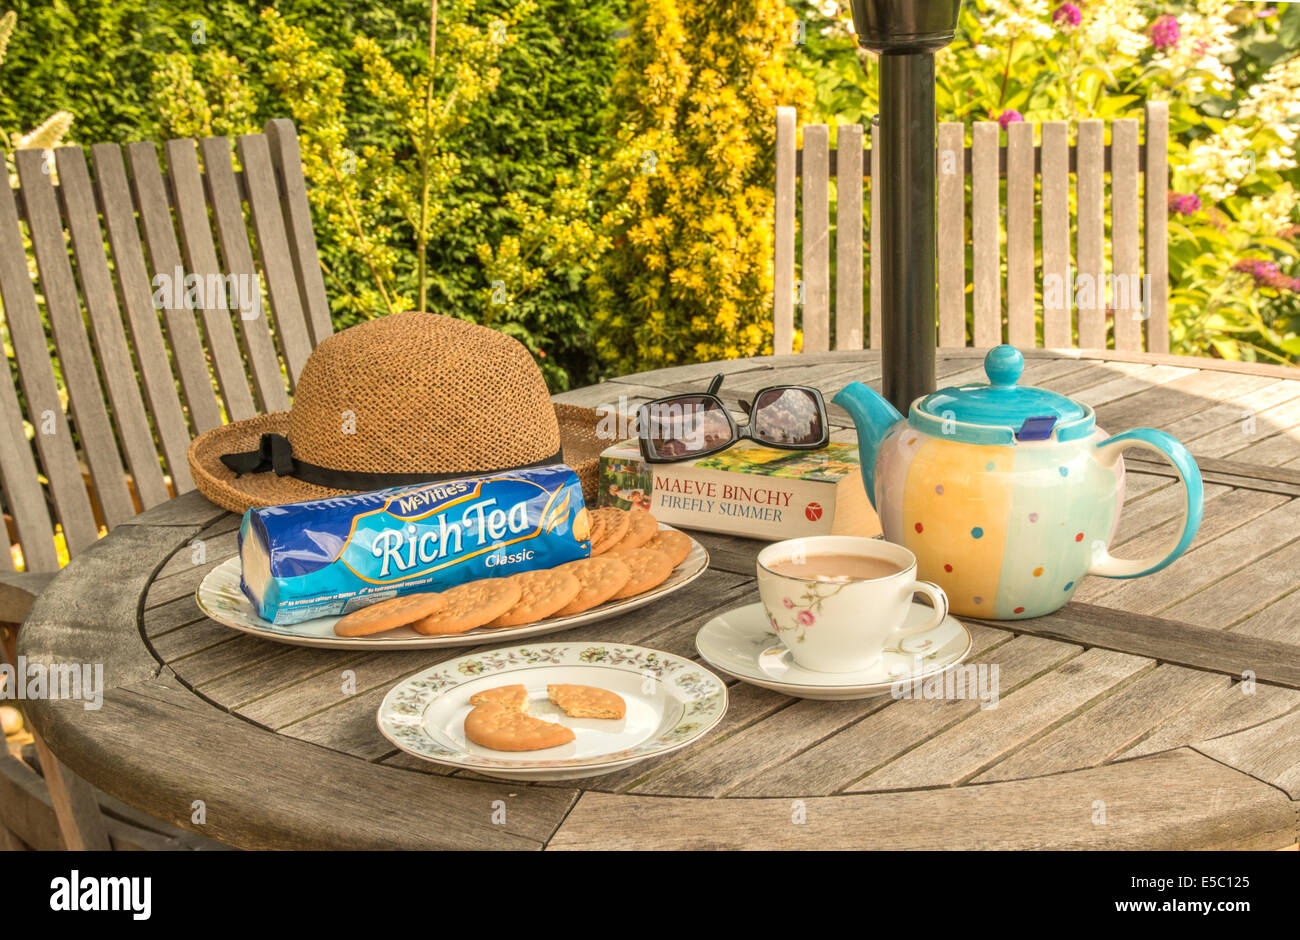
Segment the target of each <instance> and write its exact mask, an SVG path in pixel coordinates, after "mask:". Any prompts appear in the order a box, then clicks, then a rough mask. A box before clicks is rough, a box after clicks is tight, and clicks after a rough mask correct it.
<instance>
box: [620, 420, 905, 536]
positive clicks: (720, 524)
mask: <svg viewBox="0 0 1300 940" xmlns="http://www.w3.org/2000/svg"><path fill="white" fill-rule="evenodd" d="M599 486H600V505H601V506H617V507H619V508H621V509H631V508H640V509H646V510H649V511H650V512H652V513H653V514H654V516H655V518H657V519H659V520H660V521H661V522H666V523H668V524H669V525H674V526H681V527H683V528H691V529H700V530H703V531H706V532H722V533H726V534H728V535H740V536H745V537H749V538H759V539H765V540H768V541H777V540H780V539H789V538H799V537H802V536H809V535H862V536H872V535H878V534H879V533H880V522H879V520H878V519H877V518H876V513H875V510H873V509H872V508H871V504H870V502H869V501H868V500H867V495H866V492H865V491H864V490H863V488H862V474H861V473H860V472H859V468H858V448H857V445H856V444H846V443H831V444H828V445H827V446H826V447H823V448H820V449H818V450H813V451H792V450H779V449H777V448H773V447H764V446H762V445H760V444H755V443H754V442H752V441H742V442H741V443H739V444H737V445H736V446H734V447H731V448H728V449H727V450H724V451H721V452H719V453H716V454H711V455H709V456H707V457H701V458H699V459H697V460H688V461H682V462H680V463H666V464H648V463H646V462H645V461H644V460H642V459H641V451H640V448H639V447H638V446H637V442H636V441H623V442H621V443H619V444H615V445H613V446H612V447H609V448H606V449H605V451H604V452H603V453H602V454H601V457H600V484H599Z"/></svg>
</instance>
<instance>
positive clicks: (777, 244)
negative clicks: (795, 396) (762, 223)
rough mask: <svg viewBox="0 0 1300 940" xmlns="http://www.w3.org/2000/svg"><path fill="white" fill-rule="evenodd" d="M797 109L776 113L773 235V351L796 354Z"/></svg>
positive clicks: (779, 353) (778, 109)
mask: <svg viewBox="0 0 1300 940" xmlns="http://www.w3.org/2000/svg"><path fill="white" fill-rule="evenodd" d="M794 121H795V114H794V108H786V107H781V108H777V109H776V189H775V192H774V196H775V198H774V200H773V212H774V219H773V232H772V236H773V238H772V241H773V245H772V260H773V265H774V267H773V271H772V351H773V352H774V353H776V355H778V356H781V355H788V354H789V353H791V352H793V351H794V209H795V178H796V175H795V152H796V149H797V148H796V142H795V126H794Z"/></svg>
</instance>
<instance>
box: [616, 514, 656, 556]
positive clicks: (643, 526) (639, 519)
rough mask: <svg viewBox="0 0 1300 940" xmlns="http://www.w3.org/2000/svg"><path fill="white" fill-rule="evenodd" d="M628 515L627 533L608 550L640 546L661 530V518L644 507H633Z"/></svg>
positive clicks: (618, 550)
mask: <svg viewBox="0 0 1300 940" xmlns="http://www.w3.org/2000/svg"><path fill="white" fill-rule="evenodd" d="M627 515H628V524H627V533H626V534H625V535H624V536H623V537H622V538H621V539H619V540H618V543H617V544H615V545H613V546H611V547H610V548H608V549H606V551H610V552H622V551H627V550H628V549H629V548H640V547H641V546H642V545H644V544H645V543H646V542H648V541H650V540H651V539H652V538H654V537H655V534H656V533H657V532H658V531H659V520H657V519H655V517H654V516H652V515H650V513H648V512H646V511H645V510H644V509H633V510H632V511H631V512H629V513H628V514H627Z"/></svg>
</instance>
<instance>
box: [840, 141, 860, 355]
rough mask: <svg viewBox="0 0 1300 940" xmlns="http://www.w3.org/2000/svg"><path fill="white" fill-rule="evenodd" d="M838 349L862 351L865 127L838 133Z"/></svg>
mask: <svg viewBox="0 0 1300 940" xmlns="http://www.w3.org/2000/svg"><path fill="white" fill-rule="evenodd" d="M836 134H837V145H836V151H837V152H838V154H839V163H838V166H837V168H836V172H835V348H836V349H861V348H862V345H863V344H862V125H861V124H841V125H840V126H839V129H838V130H837V131H836Z"/></svg>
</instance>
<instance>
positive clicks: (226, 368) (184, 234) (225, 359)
mask: <svg viewBox="0 0 1300 940" xmlns="http://www.w3.org/2000/svg"><path fill="white" fill-rule="evenodd" d="M163 151H164V154H165V155H166V157H167V175H168V177H169V178H170V179H171V189H172V200H173V203H174V207H175V213H176V227H177V228H178V229H179V230H180V238H181V247H182V249H183V250H184V252H185V270H186V273H187V274H193V275H194V276H195V277H196V278H198V279H199V282H200V283H201V284H202V285H203V289H202V290H201V291H200V292H199V300H200V304H199V313H200V314H201V315H202V317H203V332H204V336H205V339H206V340H207V348H208V355H209V356H210V357H211V361H212V370H213V372H215V373H216V376H217V385H218V387H219V388H220V389H221V397H222V399H223V401H224V402H225V406H226V418H227V420H230V421H243V420H244V419H245V418H251V417H253V415H255V414H256V413H257V406H256V405H254V404H253V395H252V392H251V391H250V390H249V387H248V377H247V376H246V375H244V357H243V356H242V355H241V354H240V351H239V341H238V340H237V339H236V338H235V328H234V325H233V324H232V323H231V317H233V316H239V313H237V312H235V311H237V310H238V308H239V304H240V303H244V304H248V303H251V302H253V301H254V300H255V301H256V303H257V307H256V309H258V310H260V309H261V297H260V294H259V296H257V297H256V298H247V297H243V296H242V291H241V288H240V287H239V281H238V280H230V281H228V280H226V279H225V278H224V276H223V274H222V271H221V267H220V265H219V264H218V262H217V250H216V246H215V245H214V243H213V241H212V226H211V224H210V223H209V221H208V205H207V200H206V198H205V196H204V193H203V176H202V174H201V173H200V171H199V157H198V151H197V149H196V148H195V145H194V141H193V140H169V141H167V143H166V144H164V145H163ZM254 289H256V288H254Z"/></svg>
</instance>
